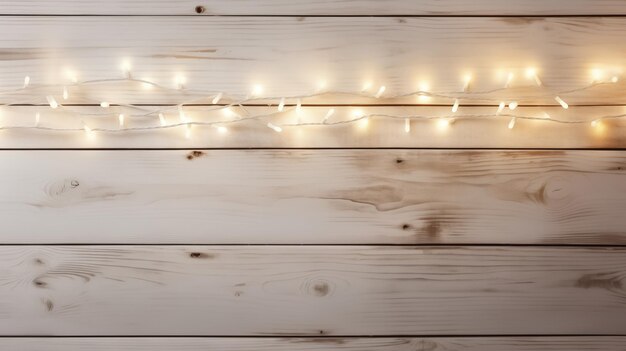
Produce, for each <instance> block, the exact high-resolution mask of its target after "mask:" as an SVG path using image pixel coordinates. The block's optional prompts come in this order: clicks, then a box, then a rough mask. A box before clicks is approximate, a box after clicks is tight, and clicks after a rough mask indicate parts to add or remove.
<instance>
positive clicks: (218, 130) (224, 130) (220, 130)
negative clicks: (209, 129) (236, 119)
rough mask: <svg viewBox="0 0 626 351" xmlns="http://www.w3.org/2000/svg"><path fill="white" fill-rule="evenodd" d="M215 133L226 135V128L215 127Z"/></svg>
mask: <svg viewBox="0 0 626 351" xmlns="http://www.w3.org/2000/svg"><path fill="white" fill-rule="evenodd" d="M217 132H218V133H220V134H226V133H228V128H226V127H224V126H218V127H217Z"/></svg>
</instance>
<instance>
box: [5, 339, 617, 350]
mask: <svg viewBox="0 0 626 351" xmlns="http://www.w3.org/2000/svg"><path fill="white" fill-rule="evenodd" d="M624 344H626V338H625V337H619V336H611V337H598V336H596V337H589V336H585V337H577V336H572V337H506V338H503V337H490V338H484V337H468V338H350V337H342V338H336V337H329V338H290V337H286V338H236V337H232V338H211V337H205V338H198V337H195V338H148V337H143V338H135V337H133V338H119V337H118V338H0V347H2V348H3V349H6V350H11V351H82V350H93V351H178V350H180V351H207V350H223V351H274V350H276V351H335V350H341V351H503V350H507V351H623V350H624Z"/></svg>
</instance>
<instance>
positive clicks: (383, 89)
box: [374, 85, 387, 99]
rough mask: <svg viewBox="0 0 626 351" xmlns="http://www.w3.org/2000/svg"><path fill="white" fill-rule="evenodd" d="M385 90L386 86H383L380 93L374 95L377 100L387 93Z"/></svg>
mask: <svg viewBox="0 0 626 351" xmlns="http://www.w3.org/2000/svg"><path fill="white" fill-rule="evenodd" d="M385 89H387V88H386V87H385V86H384V85H382V86H381V87H380V88H378V91H377V92H376V95H374V97H375V98H377V99H378V98H380V97H381V96H382V95H383V93H384V92H385Z"/></svg>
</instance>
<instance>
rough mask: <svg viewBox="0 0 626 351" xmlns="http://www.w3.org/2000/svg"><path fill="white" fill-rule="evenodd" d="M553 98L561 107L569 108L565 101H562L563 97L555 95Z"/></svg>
mask: <svg viewBox="0 0 626 351" xmlns="http://www.w3.org/2000/svg"><path fill="white" fill-rule="evenodd" d="M554 100H556V102H558V103H559V104H560V105H561V107H563V108H564V109H566V110H567V109H568V108H569V105H568V104H567V102H565V101H563V99H561V98H560V97H558V96H557V97H555V98H554Z"/></svg>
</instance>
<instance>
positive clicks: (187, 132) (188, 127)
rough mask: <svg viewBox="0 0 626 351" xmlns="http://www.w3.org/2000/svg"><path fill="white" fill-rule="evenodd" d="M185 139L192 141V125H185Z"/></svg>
mask: <svg viewBox="0 0 626 351" xmlns="http://www.w3.org/2000/svg"><path fill="white" fill-rule="evenodd" d="M185 139H191V124H186V125H185Z"/></svg>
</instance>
